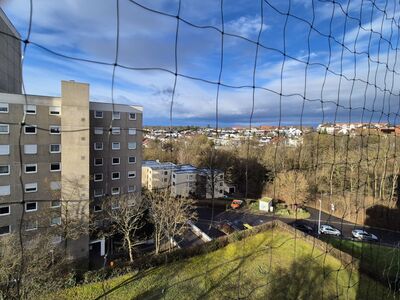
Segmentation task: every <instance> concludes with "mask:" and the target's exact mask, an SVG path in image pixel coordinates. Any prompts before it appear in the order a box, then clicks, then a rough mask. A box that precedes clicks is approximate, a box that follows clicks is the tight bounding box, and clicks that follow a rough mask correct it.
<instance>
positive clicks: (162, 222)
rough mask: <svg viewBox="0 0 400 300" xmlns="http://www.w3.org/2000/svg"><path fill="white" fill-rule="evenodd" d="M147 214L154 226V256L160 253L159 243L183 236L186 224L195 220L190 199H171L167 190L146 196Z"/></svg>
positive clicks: (192, 203)
mask: <svg viewBox="0 0 400 300" xmlns="http://www.w3.org/2000/svg"><path fill="white" fill-rule="evenodd" d="M148 201H149V208H150V210H149V213H150V219H151V222H152V223H153V224H154V243H155V247H156V254H158V253H160V250H161V243H162V242H163V241H165V240H168V241H169V250H171V249H172V247H171V240H173V239H174V238H175V237H177V236H179V235H181V234H183V233H184V232H185V230H186V228H187V222H188V221H190V220H195V219H196V217H197V215H196V212H195V211H194V202H193V200H191V199H184V198H173V197H171V195H170V193H169V191H168V190H167V189H165V190H162V191H158V192H153V193H149V194H148Z"/></svg>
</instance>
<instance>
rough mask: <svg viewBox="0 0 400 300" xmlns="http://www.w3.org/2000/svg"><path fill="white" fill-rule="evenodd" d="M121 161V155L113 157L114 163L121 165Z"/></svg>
mask: <svg viewBox="0 0 400 300" xmlns="http://www.w3.org/2000/svg"><path fill="white" fill-rule="evenodd" d="M119 163H120V160H119V157H113V158H112V164H113V165H119Z"/></svg>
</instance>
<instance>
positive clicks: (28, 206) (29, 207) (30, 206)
mask: <svg viewBox="0 0 400 300" xmlns="http://www.w3.org/2000/svg"><path fill="white" fill-rule="evenodd" d="M25 211H26V212H30V211H37V202H26V203H25Z"/></svg>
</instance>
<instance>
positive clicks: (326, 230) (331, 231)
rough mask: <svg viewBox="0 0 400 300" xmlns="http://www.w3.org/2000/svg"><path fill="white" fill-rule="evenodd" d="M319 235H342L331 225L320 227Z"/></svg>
mask: <svg viewBox="0 0 400 300" xmlns="http://www.w3.org/2000/svg"><path fill="white" fill-rule="evenodd" d="M319 233H320V234H327V235H335V236H340V235H341V234H342V233H341V232H340V230H339V229H337V228H335V227H333V226H331V225H321V227H320V228H319Z"/></svg>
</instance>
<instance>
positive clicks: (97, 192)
mask: <svg viewBox="0 0 400 300" xmlns="http://www.w3.org/2000/svg"><path fill="white" fill-rule="evenodd" d="M94 196H95V197H101V196H103V189H94Z"/></svg>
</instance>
